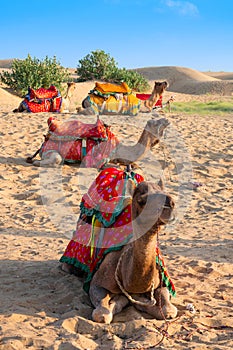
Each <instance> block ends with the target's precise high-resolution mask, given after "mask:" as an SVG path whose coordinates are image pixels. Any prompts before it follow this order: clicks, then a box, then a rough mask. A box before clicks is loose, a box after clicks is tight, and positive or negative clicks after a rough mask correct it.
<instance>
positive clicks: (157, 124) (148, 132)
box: [27, 118, 169, 167]
mask: <svg viewBox="0 0 233 350" xmlns="http://www.w3.org/2000/svg"><path fill="white" fill-rule="evenodd" d="M168 125H169V122H168V120H167V119H166V118H161V119H157V120H155V119H151V120H148V121H147V123H146V126H145V128H144V130H143V131H142V134H141V136H140V138H139V140H138V142H137V143H136V144H135V145H134V146H124V145H122V144H118V146H117V147H116V148H115V150H114V151H113V152H111V154H110V155H109V158H110V160H109V163H114V164H116V163H118V164H122V165H128V164H131V163H133V162H136V161H138V160H140V159H141V158H142V157H143V155H144V154H145V153H146V152H147V151H148V150H149V149H150V148H152V147H154V146H155V145H156V144H158V143H159V140H160V138H161V137H162V136H163V132H164V130H165V128H166V127H167V126H168ZM107 142H108V141H107ZM100 145H101V144H100ZM101 147H103V148H104V147H105V145H104V142H103V143H102V146H100V147H99V148H97V152H98V150H99V152H101ZM103 148H102V149H103ZM33 158H34V156H33V157H28V158H27V162H28V163H31V164H33V165H35V166H42V167H43V166H44V167H46V166H59V165H61V164H62V162H63V159H62V157H61V155H60V154H59V153H58V152H56V151H53V152H48V153H47V154H46V155H45V156H43V154H42V159H41V160H34V159H33Z"/></svg>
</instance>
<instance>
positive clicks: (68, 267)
mask: <svg viewBox="0 0 233 350" xmlns="http://www.w3.org/2000/svg"><path fill="white" fill-rule="evenodd" d="M61 270H62V271H64V272H66V273H69V274H71V273H72V265H70V264H67V263H62V265H61Z"/></svg>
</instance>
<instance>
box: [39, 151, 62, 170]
mask: <svg viewBox="0 0 233 350" xmlns="http://www.w3.org/2000/svg"><path fill="white" fill-rule="evenodd" d="M61 163H62V157H61V156H60V154H59V153H57V152H52V153H49V155H48V157H46V158H42V159H41V160H33V162H32V164H33V165H35V166H38V167H39V166H42V167H46V166H58V165H60V164H61Z"/></svg>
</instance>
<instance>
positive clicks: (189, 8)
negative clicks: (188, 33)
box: [163, 0, 199, 16]
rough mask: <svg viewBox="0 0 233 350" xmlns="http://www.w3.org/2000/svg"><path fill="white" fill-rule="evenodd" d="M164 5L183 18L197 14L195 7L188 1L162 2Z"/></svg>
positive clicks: (172, 0)
mask: <svg viewBox="0 0 233 350" xmlns="http://www.w3.org/2000/svg"><path fill="white" fill-rule="evenodd" d="M163 2H164V4H165V5H166V6H168V7H170V8H171V9H173V10H175V11H176V12H178V13H179V14H180V15H183V16H197V15H198V14H199V11H198V8H197V6H196V5H194V4H193V3H191V2H189V1H174V0H164V1H163Z"/></svg>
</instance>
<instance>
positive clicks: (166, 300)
mask: <svg viewBox="0 0 233 350" xmlns="http://www.w3.org/2000/svg"><path fill="white" fill-rule="evenodd" d="M134 297H135V299H136V300H139V301H142V302H144V303H146V302H148V299H147V298H145V296H137V295H135V296H134ZM154 297H155V299H156V304H155V305H137V304H135V307H136V308H137V309H138V310H139V311H142V312H146V313H148V314H149V315H151V316H153V317H154V318H155V319H156V320H164V319H172V318H175V317H176V316H177V313H178V310H177V308H176V307H175V306H174V305H173V304H172V303H171V301H170V294H169V292H168V290H167V288H165V287H163V288H158V289H156V291H155V294H154Z"/></svg>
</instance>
